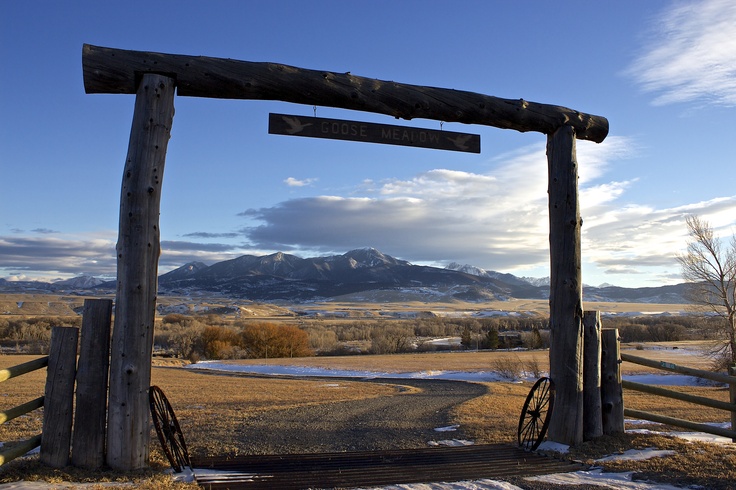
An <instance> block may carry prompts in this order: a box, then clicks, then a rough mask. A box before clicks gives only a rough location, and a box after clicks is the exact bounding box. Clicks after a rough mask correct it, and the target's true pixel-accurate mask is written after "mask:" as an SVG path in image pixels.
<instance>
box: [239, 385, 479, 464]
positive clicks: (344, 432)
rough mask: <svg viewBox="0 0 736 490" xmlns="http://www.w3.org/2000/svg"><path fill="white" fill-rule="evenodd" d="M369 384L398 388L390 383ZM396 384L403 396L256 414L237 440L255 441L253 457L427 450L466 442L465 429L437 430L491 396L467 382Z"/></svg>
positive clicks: (250, 445) (240, 431)
mask: <svg viewBox="0 0 736 490" xmlns="http://www.w3.org/2000/svg"><path fill="white" fill-rule="evenodd" d="M352 381H354V380H352ZM325 382H330V383H335V382H336V380H335V379H334V378H330V379H326V380H325ZM363 382H376V383H383V384H393V383H392V382H391V380H386V379H381V380H375V381H369V380H366V381H363ZM395 383H396V384H397V385H398V391H399V392H401V391H403V393H399V394H397V395H395V396H387V397H380V398H373V399H367V400H357V401H349V402H340V403H330V404H324V405H314V406H305V407H299V408H293V409H286V410H274V411H271V412H265V413H260V414H253V415H250V416H248V417H246V418H245V419H244V420H243V425H242V426H241V428H240V429H239V430H238V433H237V434H234V436H235V437H236V438H237V439H239V440H241V441H252V443H251V442H248V443H247V444H248V447H249V451H248V452H249V453H251V454H280V453H305V452H332V451H356V450H378V449H400V448H418V447H427V444H428V442H429V441H439V440H444V439H464V436H463V431H462V427H460V428H458V429H457V430H456V431H452V432H438V431H435V430H434V429H435V428H440V427H447V426H449V425H450V419H449V416H450V411H451V409H452V408H453V407H455V406H456V405H459V404H461V403H463V402H465V401H467V400H470V399H472V398H476V397H478V396H481V395H483V394H485V393H486V392H487V388H486V387H485V386H483V385H479V384H474V383H467V382H462V381H443V380H405V379H401V380H395ZM402 386H404V387H407V386H408V387H415V388H418V389H419V390H418V391H416V390H411V389H406V388H403V389H402Z"/></svg>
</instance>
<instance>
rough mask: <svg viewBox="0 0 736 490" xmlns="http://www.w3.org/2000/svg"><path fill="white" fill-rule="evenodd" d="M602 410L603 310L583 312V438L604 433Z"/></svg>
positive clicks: (586, 439)
mask: <svg viewBox="0 0 736 490" xmlns="http://www.w3.org/2000/svg"><path fill="white" fill-rule="evenodd" d="M602 417H603V413H602V412H601V312H600V311H586V312H585V313H584V314H583V440H585V441H589V440H591V439H595V438H596V437H600V436H602V435H603V420H602Z"/></svg>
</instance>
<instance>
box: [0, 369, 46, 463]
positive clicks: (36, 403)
mask: <svg viewBox="0 0 736 490" xmlns="http://www.w3.org/2000/svg"><path fill="white" fill-rule="evenodd" d="M48 365H49V356H45V357H40V358H38V359H34V360H32V361H28V362H24V363H23V364H18V365H17V366H11V367H9V368H6V369H2V370H0V382H2V381H7V380H9V379H11V378H17V377H18V376H21V375H23V374H27V373H31V372H33V371H37V370H39V369H43V368H45V367H47V366H48ZM43 404H44V397H43V396H41V397H39V398H36V399H35V400H31V401H29V402H26V403H23V404H21V405H18V406H17V407H13V408H9V409H8V410H5V411H3V412H0V424H4V423H5V422H7V421H9V420H13V419H14V418H16V417H19V416H21V415H25V414H27V413H29V412H32V411H33V410H36V409H37V408H41V407H43ZM40 445H41V434H38V435H35V436H33V437H31V438H30V439H26V440H24V441H20V442H18V443H17V444H14V445H13V446H10V447H8V448H3V449H0V466H2V465H4V464H5V463H7V462H9V461H12V460H14V459H15V458H17V457H20V456H23V455H24V454H26V453H27V452H28V451H31V450H33V449H35V448H37V447H39V446H40Z"/></svg>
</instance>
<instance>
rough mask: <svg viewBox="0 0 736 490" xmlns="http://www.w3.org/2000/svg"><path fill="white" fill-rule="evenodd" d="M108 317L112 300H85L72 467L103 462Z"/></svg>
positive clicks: (95, 467) (78, 368) (110, 312)
mask: <svg viewBox="0 0 736 490" xmlns="http://www.w3.org/2000/svg"><path fill="white" fill-rule="evenodd" d="M111 315H112V300H110V299H85V300H84V311H83V313H82V332H81V340H80V349H79V361H78V363H77V366H78V367H77V400H76V403H77V410H76V412H75V416H74V434H73V442H72V465H74V466H77V467H79V468H87V469H98V468H101V467H102V465H103V464H104V463H105V431H106V422H107V378H108V372H109V367H110V360H109V358H110V326H111V321H112V318H111Z"/></svg>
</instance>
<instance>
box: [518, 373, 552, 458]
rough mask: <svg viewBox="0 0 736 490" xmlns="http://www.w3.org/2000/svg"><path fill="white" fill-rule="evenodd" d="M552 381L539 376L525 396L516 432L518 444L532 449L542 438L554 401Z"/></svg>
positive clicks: (535, 447)
mask: <svg viewBox="0 0 736 490" xmlns="http://www.w3.org/2000/svg"><path fill="white" fill-rule="evenodd" d="M554 394H555V393H554V383H552V380H551V379H550V378H540V379H538V380H537V382H536V383H534V386H532V389H531V390H530V391H529V394H528V395H527V397H526V401H525V402H524V408H523V409H522V410H521V417H520V418H519V428H518V432H517V436H518V440H519V446H521V447H522V448H524V449H526V450H529V451H534V450H535V449H537V448H538V447H539V445H540V444H541V443H542V441H543V440H544V436H545V434H546V432H547V427H548V425H549V418H550V414H551V413H552V406H553V403H554Z"/></svg>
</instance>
